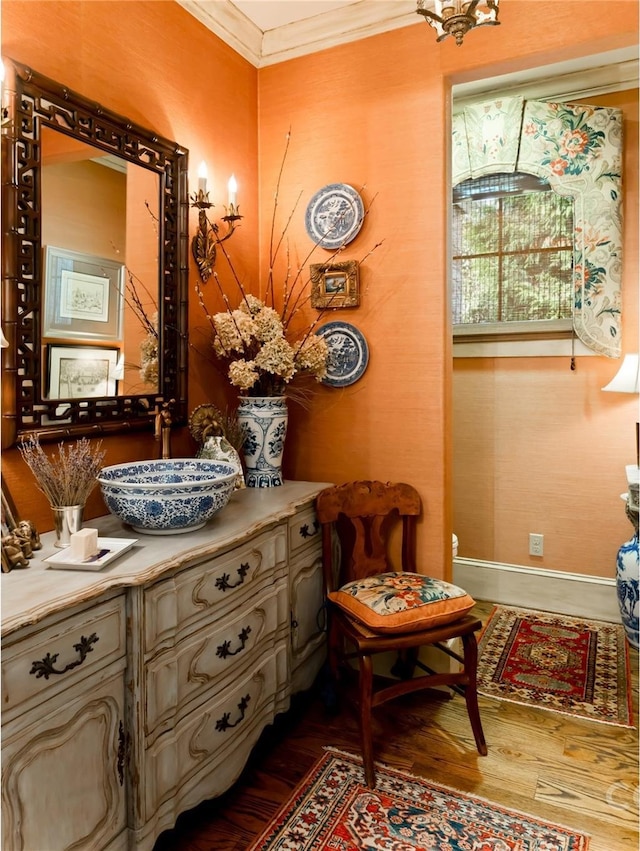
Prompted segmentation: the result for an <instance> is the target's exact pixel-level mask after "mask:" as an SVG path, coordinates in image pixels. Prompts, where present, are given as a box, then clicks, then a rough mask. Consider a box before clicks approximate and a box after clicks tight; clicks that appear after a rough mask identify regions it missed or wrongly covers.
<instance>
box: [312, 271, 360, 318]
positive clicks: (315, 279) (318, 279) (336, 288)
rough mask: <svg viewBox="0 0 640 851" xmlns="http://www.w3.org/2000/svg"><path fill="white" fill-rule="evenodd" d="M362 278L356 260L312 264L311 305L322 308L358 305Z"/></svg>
mask: <svg viewBox="0 0 640 851" xmlns="http://www.w3.org/2000/svg"><path fill="white" fill-rule="evenodd" d="M359 304H360V279H359V273H358V263H357V261H356V260H345V261H344V262H342V263H312V264H311V306H312V307H317V308H320V309H321V310H322V309H324V308H332V307H357V306H358V305H359Z"/></svg>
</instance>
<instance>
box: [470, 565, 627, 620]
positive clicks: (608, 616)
mask: <svg viewBox="0 0 640 851" xmlns="http://www.w3.org/2000/svg"><path fill="white" fill-rule="evenodd" d="M614 570H615V567H612V572H613V571H614ZM453 582H454V584H455V585H459V586H460V587H462V588H464V589H465V590H466V591H467V593H468V594H470V595H471V596H472V597H473V598H474V599H475V600H489V601H491V602H493V603H501V604H502V605H505V606H521V607H522V608H525V609H539V610H541V611H545V612H558V613H560V614H564V615H573V616H575V617H584V618H593V619H594V620H603V621H609V622H611V623H615V622H617V621H618V620H619V619H620V611H619V609H618V598H617V595H616V581H615V578H611V579H608V578H602V577H598V576H586V575H584V574H578V573H567V572H566V571H561V570H545V569H542V568H536V567H521V566H519V565H515V564H501V563H499V562H490V561H480V560H477V559H470V558H460V557H456V558H454V560H453Z"/></svg>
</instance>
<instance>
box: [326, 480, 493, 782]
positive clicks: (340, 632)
mask: <svg viewBox="0 0 640 851" xmlns="http://www.w3.org/2000/svg"><path fill="white" fill-rule="evenodd" d="M421 512H422V502H421V499H420V495H419V494H418V492H417V491H416V489H415V488H414V487H412V486H411V485H409V484H405V483H404V482H395V483H394V482H386V483H385V482H379V481H357V482H347V483H346V484H343V485H337V486H335V487H331V488H327V489H326V490H324V491H322V492H321V493H320V494H318V496H317V498H316V515H317V518H318V521H319V522H320V524H321V526H322V562H323V571H324V582H325V591H326V596H327V613H328V623H329V662H330V667H331V673H332V675H333V677H334V678H335V679H336V681H337V679H338V675H339V673H341V672H342V671H349V672H351V673H353V669H352V668H351V667H350V666H349V665H348V664H347V660H348V659H349V658H356V659H357V660H358V666H359V693H360V699H359V713H360V736H361V744H362V758H363V763H364V773H365V780H366V782H367V784H368V785H369V786H370V787H371V788H373V787H374V786H375V771H374V760H373V733H372V724H371V710H372V708H374V707H376V706H379V705H380V704H382V703H385V702H386V701H388V700H393V699H394V698H397V697H400V696H401V695H403V694H408V693H410V692H414V691H419V690H426V689H432V688H434V687H442V686H448V687H449V688H450V689H451V690H452V691H453V692H454V693H458V694H462V695H464V699H465V702H466V707H467V714H468V715H469V720H470V723H471V729H472V731H473V735H474V738H475V742H476V747H477V750H478V752H479V753H480V754H481V755H484V754H486V753H487V746H486V743H485V739H484V733H483V730H482V723H481V720H480V713H479V709H478V696H477V688H476V672H477V660H478V647H477V642H476V637H475V633H476V632H477V631H478V630H479V629H480V628H481V627H482V623H481V621H480V620H479V619H478V618H476V617H474V616H473V615H472V614H470V610H471V608H472V607H473V605H474V601H473V599H472V598H471V597H470V596H469V595H468V594H467V593H466V592H465V591H464V590H463V589H462V588H458V587H457V586H455V585H451V584H450V583H448V582H444V581H443V580H440V579H433V578H431V577H429V576H426V575H424V574H423V573H419V572H418V568H417V551H416V521H417V519H418V518H419V516H420V514H421ZM398 526H399V527H400V530H399V531H400V535H401V538H400V540H398V537H397V535H396V529H397V527H398ZM336 539H337V542H338V544H339V547H336ZM338 553H339V555H338ZM397 562H399V563H397ZM454 640H459V641H460V642H461V644H462V655H459V654H457V653H456V652H455V651H453V650H452V649H451V646H450V644H451V642H452V641H454ZM424 646H431V647H434V648H437V649H438V650H443V651H444V653H445V654H447V655H446V657H445V658H446V662H447V664H446V666H445V669H444V670H435V669H433V668H432V667H428V666H427V665H426V664H424V663H423V662H422V661H421V660H420V659H419V650H420V648H421V647H424ZM347 648H349V651H350V652H349V653H347ZM389 651H391V652H392V653H393V652H395V654H396V655H397V659H396V662H395V664H394V665H393V667H392V668H391V670H390V672H389V677H386V678H383V679H384V684H383V686H382V687H379V686H378V682H377V680H378V679H379V677H376V682H375V684H374V677H373V664H372V659H371V657H372V656H373V655H374V654H378V653H388V652H389ZM450 656H453V657H454V658H455V659H456V660H457V661H458V662H459V663H460V664H461V667H460V668H459V669H453V668H452V667H451V665H450V663H449V657H450ZM416 667H417V668H419V669H420V670H421V671H424V672H425V675H424V676H414V670H415V668H416Z"/></svg>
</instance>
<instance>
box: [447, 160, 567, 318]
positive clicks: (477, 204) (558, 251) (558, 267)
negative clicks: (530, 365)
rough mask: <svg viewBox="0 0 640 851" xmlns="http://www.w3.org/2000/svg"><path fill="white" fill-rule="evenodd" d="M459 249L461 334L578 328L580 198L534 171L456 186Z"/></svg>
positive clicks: (455, 244)
mask: <svg viewBox="0 0 640 851" xmlns="http://www.w3.org/2000/svg"><path fill="white" fill-rule="evenodd" d="M452 249H453V257H452V297H453V322H454V326H457V327H455V332H456V333H457V334H458V335H460V334H468V333H469V332H473V333H474V334H478V333H482V334H485V333H494V334H495V333H505V332H509V333H511V332H516V333H517V332H518V331H526V332H529V333H531V332H532V331H533V332H540V331H546V330H549V326H551V327H552V328H554V329H556V330H557V329H558V328H566V329H570V327H571V318H572V310H573V249H574V215H573V199H572V198H567V197H564V196H562V195H558V194H557V193H556V192H554V191H553V190H552V189H551V186H550V185H549V184H548V183H547V182H546V181H544V180H543V179H541V178H539V177H535V176H534V175H531V174H525V173H518V172H515V173H510V174H491V175H486V176H484V177H480V178H476V179H472V180H465V181H464V182H462V183H459V184H458V185H457V186H456V187H455V188H454V191H453V215H452ZM558 320H564V321H561V322H558ZM532 323H533V324H532ZM536 323H541V324H540V325H537V324H536Z"/></svg>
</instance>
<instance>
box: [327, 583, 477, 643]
mask: <svg viewBox="0 0 640 851" xmlns="http://www.w3.org/2000/svg"><path fill="white" fill-rule="evenodd" d="M328 596H329V599H330V600H332V601H333V602H334V603H335V604H336V605H337V606H339V607H340V608H341V609H343V610H344V611H345V612H348V613H349V614H350V615H352V616H353V617H354V618H356V619H357V620H358V621H360V622H361V623H363V624H365V626H368V627H369V629H372V630H374V631H375V632H416V631H418V630H422V629H431V627H434V626H439V625H442V624H446V623H451V622H452V621H455V620H457V619H458V618H461V617H463V616H464V615H466V613H467V612H468V611H469V610H470V609H471V608H472V607H473V605H474V603H475V601H474V599H473V598H472V597H470V596H469V594H467V592H466V591H464V590H463V589H462V588H459V587H458V586H457V585H452V584H451V583H450V582H444V581H443V580H442V579H432V578H431V577H429V576H422V575H421V574H419V573H409V572H394V573H380V574H378V575H377V576H369V577H367V578H366V579H357V580H355V581H354V582H348V583H347V584H346V585H343V586H342V588H340V589H339V590H338V591H332V592H330V593H329V595H328Z"/></svg>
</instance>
